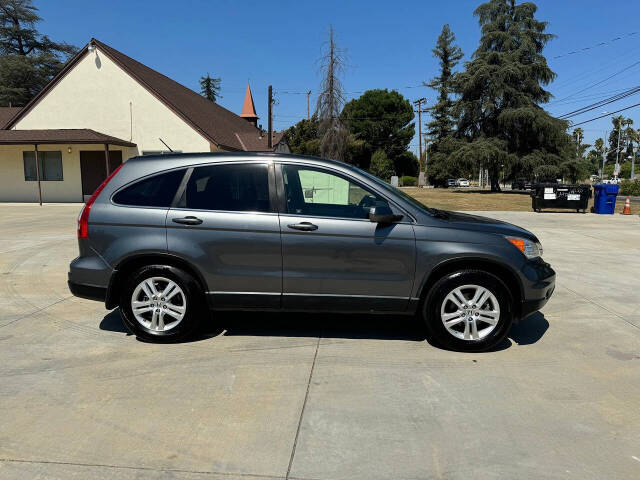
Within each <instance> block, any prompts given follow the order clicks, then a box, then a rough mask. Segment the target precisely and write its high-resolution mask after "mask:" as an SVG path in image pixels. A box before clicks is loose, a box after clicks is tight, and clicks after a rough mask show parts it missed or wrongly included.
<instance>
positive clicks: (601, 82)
mask: <svg viewBox="0 0 640 480" xmlns="http://www.w3.org/2000/svg"><path fill="white" fill-rule="evenodd" d="M637 65H640V60H638V61H637V62H634V63H632V64H631V65H629V66H627V67H624V68H623V69H622V70H619V71H617V72H616V73H613V74H611V75H609V76H608V77H607V78H605V79H603V80H600V81H599V82H596V83H592V84H591V85H589V86H588V87H585V88H583V89H582V90H578V91H577V92H574V93H572V94H571V95H569V96H567V97H564V98H561V99H560V100H558V101H561V100H566V99H567V98H571V97H574V96H576V95H577V94H579V93H582V92H585V91H587V90H589V89H591V88H593V87H596V86H598V85H602V84H603V83H604V82H606V81H607V80H611V79H612V78H613V77H615V76H617V75H620V74H621V73H623V72H626V71H627V70H629V69H630V68H633V67H635V66H637Z"/></svg>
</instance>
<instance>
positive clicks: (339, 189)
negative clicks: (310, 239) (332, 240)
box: [282, 165, 388, 219]
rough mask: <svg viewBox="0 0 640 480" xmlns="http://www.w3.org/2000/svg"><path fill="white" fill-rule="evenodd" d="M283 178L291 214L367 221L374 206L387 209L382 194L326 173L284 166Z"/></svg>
mask: <svg viewBox="0 0 640 480" xmlns="http://www.w3.org/2000/svg"><path fill="white" fill-rule="evenodd" d="M282 175H283V178H284V186H285V195H286V200H287V212H288V213H290V214H296V215H310V216H318V217H342V218H357V219H366V218H368V216H369V210H370V209H371V207H375V206H381V205H386V206H388V203H387V201H386V200H385V199H384V198H381V197H380V196H379V195H376V194H375V193H373V192H371V191H369V190H367V189H366V188H363V187H362V186H361V185H359V184H357V183H355V182H353V181H351V180H348V179H347V178H345V177H343V176H341V175H337V174H335V173H331V172H328V171H326V170H322V169H316V168H310V167H304V166H298V165H283V166H282Z"/></svg>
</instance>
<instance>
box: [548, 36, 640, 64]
mask: <svg viewBox="0 0 640 480" xmlns="http://www.w3.org/2000/svg"><path fill="white" fill-rule="evenodd" d="M639 33H640V32H631V33H627V34H626V35H621V36H619V37H616V38H612V39H611V40H607V41H606V42H600V43H596V44H594V45H591V46H589V47H584V48H580V49H578V50H574V51H572V52H567V53H563V54H562V55H556V56H555V57H551V58H553V59H556V58H562V57H568V56H570V55H577V54H579V53H585V52H588V51H589V50H593V49H594V48H598V47H603V46H605V45H610V44H612V43H613V42H617V41H619V40H622V39H624V38H629V37H633V36H635V35H638V34H639Z"/></svg>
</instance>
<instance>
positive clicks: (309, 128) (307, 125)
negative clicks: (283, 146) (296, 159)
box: [284, 115, 320, 155]
mask: <svg viewBox="0 0 640 480" xmlns="http://www.w3.org/2000/svg"><path fill="white" fill-rule="evenodd" d="M318 123H319V122H318V118H317V117H316V116H315V115H314V116H313V117H311V118H310V119H308V120H307V119H306V118H305V119H303V120H300V121H299V122H298V123H296V124H295V125H293V126H291V127H289V128H288V129H287V130H285V132H284V135H285V137H286V139H287V143H288V144H289V148H290V149H291V153H297V154H300V155H319V154H320V139H319V138H318Z"/></svg>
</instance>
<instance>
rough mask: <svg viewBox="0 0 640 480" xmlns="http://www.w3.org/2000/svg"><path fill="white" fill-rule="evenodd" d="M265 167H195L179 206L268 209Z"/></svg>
mask: <svg viewBox="0 0 640 480" xmlns="http://www.w3.org/2000/svg"><path fill="white" fill-rule="evenodd" d="M267 168H268V167H267V165H266V164H227V165H207V166H204V167H196V168H194V169H193V173H192V174H191V178H189V181H188V182H187V188H186V189H185V191H184V194H183V196H182V198H181V199H180V202H179V204H178V206H180V207H182V208H188V209H194V210H224V211H231V212H269V211H270V205H269V174H268V170H267Z"/></svg>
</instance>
